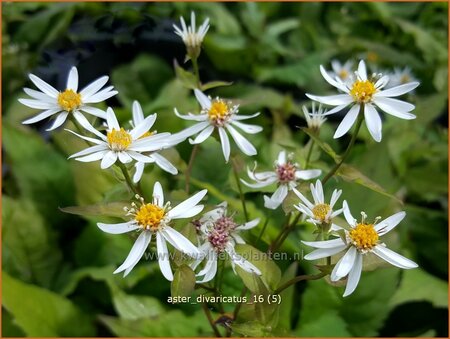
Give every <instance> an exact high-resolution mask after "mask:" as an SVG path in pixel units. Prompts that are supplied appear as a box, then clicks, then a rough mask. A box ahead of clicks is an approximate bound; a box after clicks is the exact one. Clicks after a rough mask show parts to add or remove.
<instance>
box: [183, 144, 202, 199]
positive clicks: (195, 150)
mask: <svg viewBox="0 0 450 339" xmlns="http://www.w3.org/2000/svg"><path fill="white" fill-rule="evenodd" d="M199 147H200V146H199V144H195V145H194V147H193V148H192V152H191V157H190V158H189V163H188V167H187V168H186V172H184V175H185V177H186V184H185V191H186V193H188V194H189V185H190V180H191V171H192V166H193V165H194V160H195V156H196V155H197V153H198V149H199Z"/></svg>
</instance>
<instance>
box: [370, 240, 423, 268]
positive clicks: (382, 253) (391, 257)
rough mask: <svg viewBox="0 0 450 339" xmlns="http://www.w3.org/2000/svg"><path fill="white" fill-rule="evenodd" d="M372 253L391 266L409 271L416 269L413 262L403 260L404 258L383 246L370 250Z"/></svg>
mask: <svg viewBox="0 0 450 339" xmlns="http://www.w3.org/2000/svg"><path fill="white" fill-rule="evenodd" d="M372 252H373V253H375V254H376V255H377V256H379V257H380V258H381V259H383V260H386V261H387V262H388V263H390V264H391V265H394V266H397V267H400V268H404V269H410V268H416V267H418V265H417V264H416V263H415V262H414V261H412V260H410V259H408V258H405V257H404V256H402V255H400V254H398V253H396V252H394V251H392V250H390V249H389V248H386V247H384V246H380V245H377V246H375V247H374V248H373V249H372Z"/></svg>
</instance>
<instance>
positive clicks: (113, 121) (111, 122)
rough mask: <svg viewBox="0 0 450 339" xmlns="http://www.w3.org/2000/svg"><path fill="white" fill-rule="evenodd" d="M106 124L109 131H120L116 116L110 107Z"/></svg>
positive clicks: (107, 111)
mask: <svg viewBox="0 0 450 339" xmlns="http://www.w3.org/2000/svg"><path fill="white" fill-rule="evenodd" d="M106 124H107V125H108V130H112V129H115V130H116V131H119V130H120V125H119V122H118V121H117V118H116V114H115V113H114V111H113V109H112V108H111V107H108V109H107V110H106Z"/></svg>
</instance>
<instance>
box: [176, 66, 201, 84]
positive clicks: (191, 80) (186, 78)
mask: <svg viewBox="0 0 450 339" xmlns="http://www.w3.org/2000/svg"><path fill="white" fill-rule="evenodd" d="M174 68H175V74H176V76H177V79H178V80H179V81H180V82H181V83H182V84H183V86H184V87H186V88H189V89H196V88H198V85H197V78H196V77H195V75H194V73H191V72H189V71H186V70H185V69H184V68H182V67H180V65H178V63H177V62H176V61H175V63H174Z"/></svg>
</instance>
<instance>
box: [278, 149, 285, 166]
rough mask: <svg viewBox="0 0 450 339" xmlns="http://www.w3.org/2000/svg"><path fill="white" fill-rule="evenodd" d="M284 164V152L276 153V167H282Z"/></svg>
mask: <svg viewBox="0 0 450 339" xmlns="http://www.w3.org/2000/svg"><path fill="white" fill-rule="evenodd" d="M284 164H286V151H281V152H280V153H278V158H277V165H279V166H282V165H284Z"/></svg>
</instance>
